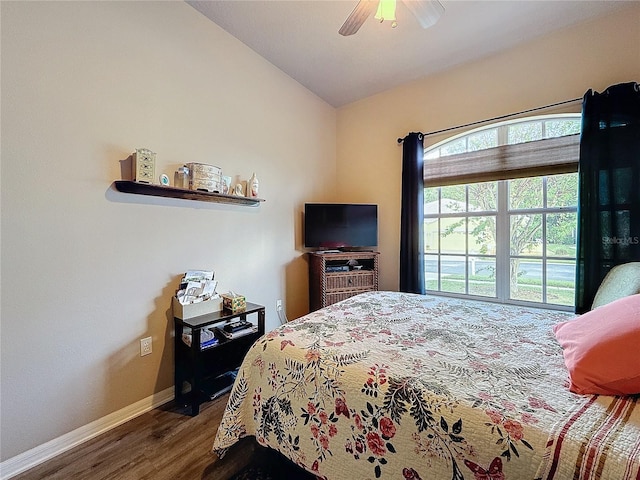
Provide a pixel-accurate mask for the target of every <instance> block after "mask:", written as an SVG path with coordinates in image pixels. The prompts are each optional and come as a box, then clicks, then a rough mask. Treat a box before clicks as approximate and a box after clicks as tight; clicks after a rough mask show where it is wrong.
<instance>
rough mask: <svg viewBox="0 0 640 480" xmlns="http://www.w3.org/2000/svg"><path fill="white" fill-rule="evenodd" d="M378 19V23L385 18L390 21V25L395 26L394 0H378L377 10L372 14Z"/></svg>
mask: <svg viewBox="0 0 640 480" xmlns="http://www.w3.org/2000/svg"><path fill="white" fill-rule="evenodd" d="M373 18H376V19H378V20H380V23H382V22H384V21H385V20H389V21H391V22H392V26H394V27H395V26H396V25H397V23H396V0H380V1H379V2H378V10H377V11H376V14H375V15H374V16H373Z"/></svg>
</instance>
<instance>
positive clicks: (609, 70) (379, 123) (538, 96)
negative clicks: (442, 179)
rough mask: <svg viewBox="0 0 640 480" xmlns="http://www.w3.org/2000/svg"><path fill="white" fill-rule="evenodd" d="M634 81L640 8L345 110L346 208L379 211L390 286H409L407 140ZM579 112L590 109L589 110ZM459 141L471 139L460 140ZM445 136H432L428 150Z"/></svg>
mask: <svg viewBox="0 0 640 480" xmlns="http://www.w3.org/2000/svg"><path fill="white" fill-rule="evenodd" d="M630 81H640V4H636V5H635V6H631V8H629V9H626V10H623V11H622V12H620V13H619V14H617V15H613V16H610V17H605V18H603V19H601V20H598V21H595V22H591V23H586V24H582V25H580V26H575V27H572V28H568V29H566V30H564V31H561V32H559V33H557V34H554V35H550V36H548V37H545V38H541V39H539V40H536V41H533V42H530V43H528V44H525V45H522V46H520V47H518V48H515V49H513V50H511V51H508V52H506V53H503V54H500V55H495V56H492V57H489V58H486V59H484V60H482V61H479V62H475V63H471V64H468V65H465V66H462V67H459V68H456V69H453V70H450V71H448V72H445V73H443V74H441V75H436V76H432V77H429V78H425V79H423V80H420V81H416V82H413V83H411V84H408V85H405V86H402V87H399V88H396V89H393V90H390V91H388V92H385V93H382V94H379V95H376V96H373V97H370V98H367V99H365V100H362V101H360V102H356V103H353V104H350V105H347V106H345V107H343V108H341V109H339V110H338V129H337V131H338V153H337V159H338V162H337V164H338V172H337V173H338V176H337V183H338V188H339V192H340V194H341V196H342V199H343V200H345V201H348V200H352V201H363V202H364V201H366V202H376V203H378V204H379V214H380V232H379V237H380V238H379V244H380V245H379V250H380V252H381V256H380V275H381V278H380V287H381V288H382V289H387V290H397V289H398V285H399V266H398V257H399V248H400V217H399V214H398V212H399V211H400V203H401V197H400V188H401V180H400V176H401V167H402V147H401V146H399V145H398V143H397V141H396V140H397V139H398V138H399V137H400V138H402V137H404V136H405V135H407V133H409V132H424V133H427V132H432V131H436V130H440V129H444V128H448V127H452V126H456V125H462V124H466V123H470V122H474V121H477V120H482V119H487V118H492V117H495V116H499V115H505V114H509V113H513V112H519V111H523V110H526V109H530V108H535V107H539V106H543V105H549V104H552V103H555V102H560V101H564V100H568V99H573V98H578V97H582V96H583V95H584V93H585V92H586V91H587V90H588V89H589V88H591V89H594V90H596V91H601V90H603V89H605V88H606V87H608V86H609V85H612V84H616V83H621V82H630ZM565 111H566V110H565ZM573 111H575V112H579V111H580V104H579V103H578V104H575V105H574V106H573ZM554 112H557V110H556V111H554ZM554 112H552V111H543V112H539V113H554ZM457 133H461V131H456V132H453V133H452V134H457ZM443 138H444V137H443V136H440V137H437V138H436V137H428V138H426V139H425V145H428V144H433V143H435V142H436V141H439V140H442V139H443Z"/></svg>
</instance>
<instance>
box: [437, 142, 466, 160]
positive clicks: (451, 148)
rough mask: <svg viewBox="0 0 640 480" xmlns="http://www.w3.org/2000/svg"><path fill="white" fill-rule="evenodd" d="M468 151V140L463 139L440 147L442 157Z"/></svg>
mask: <svg viewBox="0 0 640 480" xmlns="http://www.w3.org/2000/svg"><path fill="white" fill-rule="evenodd" d="M466 151H467V139H466V138H461V139H459V140H454V141H452V142H449V143H447V144H446V145H442V146H441V147H440V156H441V157H446V156H447V155H455V154H456V153H464V152H466Z"/></svg>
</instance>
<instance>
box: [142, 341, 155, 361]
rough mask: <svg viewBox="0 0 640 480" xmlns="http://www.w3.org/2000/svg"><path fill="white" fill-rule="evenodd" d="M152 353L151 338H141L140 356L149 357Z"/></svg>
mask: <svg viewBox="0 0 640 480" xmlns="http://www.w3.org/2000/svg"><path fill="white" fill-rule="evenodd" d="M152 351H153V346H152V338H151V337H147V338H141V339H140V356H141V357H144V356H145V355H149V354H150V353H151V352H152Z"/></svg>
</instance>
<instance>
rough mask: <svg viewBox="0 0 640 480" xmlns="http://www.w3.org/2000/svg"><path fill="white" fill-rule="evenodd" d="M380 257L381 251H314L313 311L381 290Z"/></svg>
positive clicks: (311, 277)
mask: <svg viewBox="0 0 640 480" xmlns="http://www.w3.org/2000/svg"><path fill="white" fill-rule="evenodd" d="M378 255H379V253H378V252H365V251H354V252H344V251H342V252H338V253H325V252H310V253H309V308H310V310H311V311H314V310H318V309H320V308H322V307H326V306H327V305H331V304H333V303H336V302H339V301H340V300H344V299H346V298H349V297H353V296H354V295H357V294H359V293H363V292H370V291H375V290H378ZM353 260H355V263H354V262H353Z"/></svg>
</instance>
